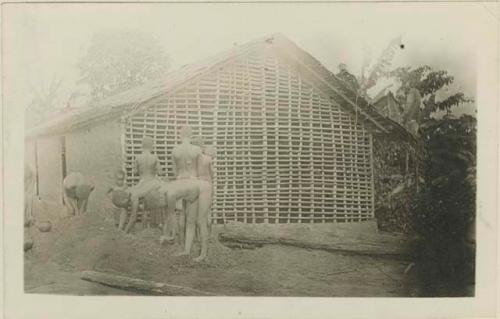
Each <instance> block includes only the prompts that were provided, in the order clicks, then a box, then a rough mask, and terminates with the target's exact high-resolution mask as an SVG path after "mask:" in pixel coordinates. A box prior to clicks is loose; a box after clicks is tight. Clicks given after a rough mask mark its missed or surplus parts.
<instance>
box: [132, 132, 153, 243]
mask: <svg viewBox="0 0 500 319" xmlns="http://www.w3.org/2000/svg"><path fill="white" fill-rule="evenodd" d="M153 144H154V143H153V139H152V138H151V137H149V136H146V137H144V138H143V140H142V153H141V154H140V155H138V156H137V158H136V160H135V170H136V173H137V175H139V183H137V185H135V186H133V187H131V188H130V200H131V203H132V212H131V214H130V220H129V222H128V224H127V226H126V227H125V232H126V233H128V232H130V230H131V229H132V227H133V226H134V225H135V223H136V220H137V210H138V208H139V200H140V199H141V198H144V196H145V195H146V194H147V193H149V192H150V191H153V190H156V189H159V188H160V187H161V186H162V182H161V180H160V179H159V178H158V176H157V174H158V172H159V171H160V170H159V160H158V157H156V155H154V154H153Z"/></svg>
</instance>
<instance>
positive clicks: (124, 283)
mask: <svg viewBox="0 0 500 319" xmlns="http://www.w3.org/2000/svg"><path fill="white" fill-rule="evenodd" d="M80 278H81V279H82V280H86V281H91V282H96V283H99V284H102V285H106V286H110V287H114V288H119V289H124V290H132V291H142V292H148V293H152V294H156V295H165V296H214V294H212V293H210V292H206V291H201V290H197V289H193V288H189V287H184V286H178V285H171V284H166V283H160V282H155V281H149V280H142V279H138V278H130V277H125V276H117V275H112V274H108V273H103V272H97V271H84V272H82V274H81V276H80Z"/></svg>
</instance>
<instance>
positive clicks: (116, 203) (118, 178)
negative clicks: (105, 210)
mask: <svg viewBox="0 0 500 319" xmlns="http://www.w3.org/2000/svg"><path fill="white" fill-rule="evenodd" d="M109 193H111V201H112V202H113V217H114V220H115V226H116V227H118V229H119V230H123V229H124V227H125V221H126V219H127V209H128V208H129V206H130V192H129V191H128V187H127V184H125V172H124V171H122V170H118V171H116V173H115V186H113V187H111V188H110V189H109V190H108V194H109Z"/></svg>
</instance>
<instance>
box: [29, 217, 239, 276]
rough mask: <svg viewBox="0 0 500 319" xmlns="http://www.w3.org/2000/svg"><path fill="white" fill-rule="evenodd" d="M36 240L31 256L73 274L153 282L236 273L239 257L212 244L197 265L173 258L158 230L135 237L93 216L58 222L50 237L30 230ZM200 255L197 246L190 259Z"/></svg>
mask: <svg viewBox="0 0 500 319" xmlns="http://www.w3.org/2000/svg"><path fill="white" fill-rule="evenodd" d="M29 233H30V235H31V237H32V238H33V239H34V241H35V247H34V249H33V252H32V253H33V255H34V257H36V258H37V259H39V260H41V261H45V262H55V263H57V264H59V265H61V266H62V267H63V268H65V269H67V270H72V271H83V270H99V271H106V272H110V273H116V274H122V275H127V276H132V277H138V278H142V279H150V280H166V279H169V278H171V276H172V275H188V274H192V273H193V272H197V271H202V272H203V271H205V272H206V271H210V270H214V271H215V270H221V269H227V268H232V267H233V266H234V265H235V260H236V258H235V255H237V254H238V252H235V251H232V250H231V249H229V248H227V247H225V246H223V245H222V244H220V243H218V242H217V241H212V242H211V243H210V246H209V258H208V259H207V260H205V261H203V262H200V263H196V262H194V261H193V260H192V257H187V256H182V257H175V256H174V255H175V253H177V252H179V251H180V250H181V247H180V246H179V245H177V244H172V245H167V244H164V245H161V244H160V241H159V239H160V235H161V231H160V229H152V228H148V229H144V230H141V229H140V226H139V225H137V226H136V231H135V232H134V234H132V235H127V234H125V233H123V232H122V231H119V230H117V229H116V228H115V227H114V225H113V222H112V221H111V220H108V219H106V218H103V217H102V216H99V215H98V214H95V213H92V212H89V213H88V214H85V215H83V216H74V217H68V218H63V219H59V220H57V221H54V222H53V227H52V230H51V231H50V232H48V233H41V232H39V231H38V230H37V229H36V227H32V228H31V229H30V230H29ZM198 254H199V244H198V243H195V244H194V245H193V251H192V256H197V255H198Z"/></svg>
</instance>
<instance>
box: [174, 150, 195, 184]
mask: <svg viewBox="0 0 500 319" xmlns="http://www.w3.org/2000/svg"><path fill="white" fill-rule="evenodd" d="M200 155H201V149H200V148H199V147H198V146H195V145H191V144H181V145H179V146H177V147H176V148H175V149H174V151H173V159H174V163H175V168H176V177H177V178H178V179H182V178H191V177H196V176H197V165H198V158H199V156H200Z"/></svg>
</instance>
